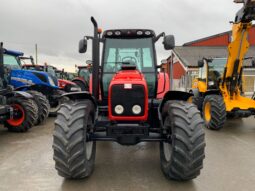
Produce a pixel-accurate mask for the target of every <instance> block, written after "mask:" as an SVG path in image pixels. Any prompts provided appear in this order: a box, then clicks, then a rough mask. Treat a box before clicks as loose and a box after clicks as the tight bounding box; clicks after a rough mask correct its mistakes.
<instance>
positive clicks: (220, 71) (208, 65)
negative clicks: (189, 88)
mask: <svg viewBox="0 0 255 191" xmlns="http://www.w3.org/2000/svg"><path fill="white" fill-rule="evenodd" d="M226 63H227V58H210V59H207V58H204V59H203V60H199V61H198V67H199V72H198V82H200V83H202V84H203V85H204V86H205V87H206V89H208V90H209V89H218V88H219V84H220V82H221V80H222V77H223V75H224V69H225V65H226Z"/></svg>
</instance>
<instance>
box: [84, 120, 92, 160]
mask: <svg viewBox="0 0 255 191" xmlns="http://www.w3.org/2000/svg"><path fill="white" fill-rule="evenodd" d="M92 125H93V124H92V119H91V116H89V117H88V124H87V128H86V130H87V131H88V130H91V128H92ZM86 133H87V132H86ZM93 144H94V142H93V141H89V142H87V141H86V143H85V146H86V158H87V160H90V158H91V156H92V150H93Z"/></svg>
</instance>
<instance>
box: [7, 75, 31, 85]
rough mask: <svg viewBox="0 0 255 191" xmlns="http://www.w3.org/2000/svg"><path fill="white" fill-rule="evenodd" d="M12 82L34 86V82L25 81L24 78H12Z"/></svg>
mask: <svg viewBox="0 0 255 191" xmlns="http://www.w3.org/2000/svg"><path fill="white" fill-rule="evenodd" d="M11 80H16V81H18V82H22V83H26V84H29V85H34V83H33V82H32V80H27V79H23V78H18V77H11Z"/></svg>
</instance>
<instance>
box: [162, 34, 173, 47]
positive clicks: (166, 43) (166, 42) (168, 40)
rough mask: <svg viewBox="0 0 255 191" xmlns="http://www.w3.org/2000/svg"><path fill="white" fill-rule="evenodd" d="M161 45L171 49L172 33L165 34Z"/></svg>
mask: <svg viewBox="0 0 255 191" xmlns="http://www.w3.org/2000/svg"><path fill="white" fill-rule="evenodd" d="M163 45H164V48H165V50H172V49H174V47H175V40H174V35H166V36H165V37H164V41H163Z"/></svg>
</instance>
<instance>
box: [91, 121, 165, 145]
mask: <svg viewBox="0 0 255 191" xmlns="http://www.w3.org/2000/svg"><path fill="white" fill-rule="evenodd" d="M105 127H106V128H105V130H103V129H102V128H101V132H100V128H97V130H98V131H97V132H94V133H91V134H89V135H88V136H89V137H88V139H87V140H89V141H114V142H118V143H119V144H121V145H135V144H137V143H140V142H159V141H166V140H167V139H166V138H165V137H162V135H161V134H160V133H151V132H149V127H150V126H149V125H148V124H145V123H144V124H130V123H129V124H125V123H121V124H119V123H118V124H108V125H106V126H105Z"/></svg>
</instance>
